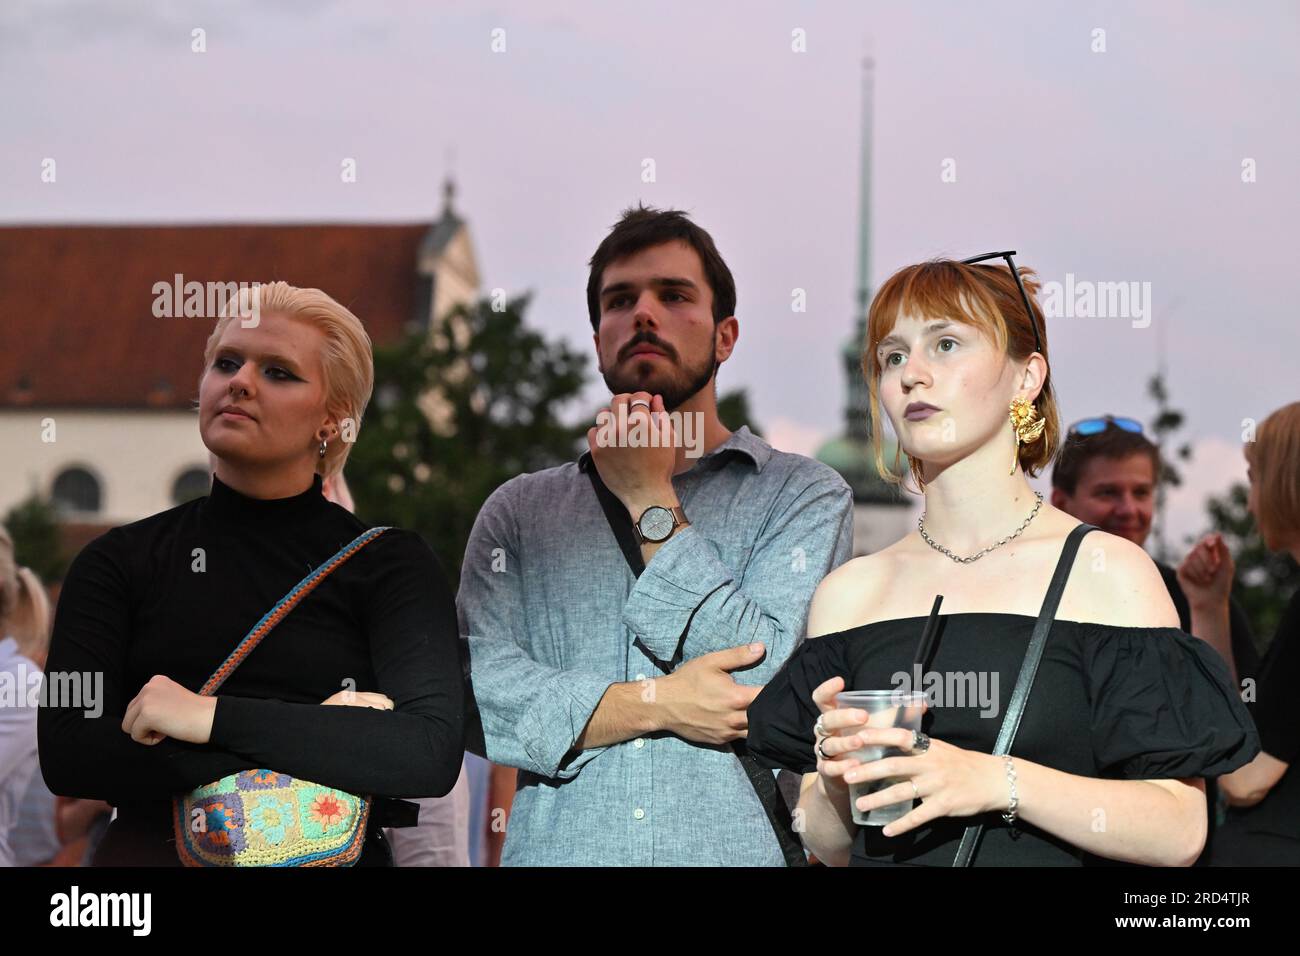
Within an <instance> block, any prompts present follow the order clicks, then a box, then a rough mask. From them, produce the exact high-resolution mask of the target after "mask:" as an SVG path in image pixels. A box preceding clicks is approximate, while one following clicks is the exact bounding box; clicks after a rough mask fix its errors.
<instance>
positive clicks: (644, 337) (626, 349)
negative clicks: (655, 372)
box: [619, 332, 677, 361]
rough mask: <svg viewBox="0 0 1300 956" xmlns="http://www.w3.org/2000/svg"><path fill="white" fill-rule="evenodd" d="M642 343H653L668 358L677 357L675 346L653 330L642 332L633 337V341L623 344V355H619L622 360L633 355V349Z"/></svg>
mask: <svg viewBox="0 0 1300 956" xmlns="http://www.w3.org/2000/svg"><path fill="white" fill-rule="evenodd" d="M640 345H653V346H654V347H655V348H657V349H658V350H659V351H660V352H663V353H664V355H666V356H667V357H668V358H676V357H677V353H676V352H674V351H673V347H672V346H671V345H669V344H668V343H667V342H665V341H663V340H662V339H661V338H659V337H658V336H657V335H654V334H653V333H651V332H640V333H638V334H637V335H636V336H634V337H633V339H632V341H631V342H628V343H627V345H625V346H623V353H622V355H620V356H619V359H620V361H621V360H622V359H625V358H627V357H628V356H629V355H631V354H632V352H633V350H635V349H636V348H637V346H640Z"/></svg>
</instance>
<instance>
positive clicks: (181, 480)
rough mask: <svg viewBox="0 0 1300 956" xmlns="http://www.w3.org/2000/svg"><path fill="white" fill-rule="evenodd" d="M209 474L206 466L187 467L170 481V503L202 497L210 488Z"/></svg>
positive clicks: (180, 503) (183, 502)
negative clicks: (173, 480)
mask: <svg viewBox="0 0 1300 956" xmlns="http://www.w3.org/2000/svg"><path fill="white" fill-rule="evenodd" d="M211 484H212V481H211V476H210V475H209V474H208V470H207V469H206V468H187V469H185V470H184V471H183V472H181V473H180V475H179V476H178V477H177V478H176V481H175V482H173V483H172V504H177V505H183V504H185V502H187V501H193V500H194V499H195V498H202V497H203V496H204V495H206V494H207V493H208V491H209V490H211Z"/></svg>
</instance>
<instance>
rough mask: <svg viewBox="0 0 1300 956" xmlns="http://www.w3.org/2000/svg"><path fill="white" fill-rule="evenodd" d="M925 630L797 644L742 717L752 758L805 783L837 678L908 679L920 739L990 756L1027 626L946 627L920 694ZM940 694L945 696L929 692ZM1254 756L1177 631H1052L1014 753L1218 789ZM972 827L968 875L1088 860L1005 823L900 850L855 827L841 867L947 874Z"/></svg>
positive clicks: (1221, 681) (960, 622)
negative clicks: (917, 661)
mask: <svg viewBox="0 0 1300 956" xmlns="http://www.w3.org/2000/svg"><path fill="white" fill-rule="evenodd" d="M925 620H926V619H925V618H923V617H916V618H900V619H896V620H888V621H875V622H872V623H870V624H864V625H861V626H859V627H854V628H850V629H848V630H846V631H839V632H836V633H834V634H827V635H825V636H822V637H816V638H809V639H807V640H805V641H803V642H802V643H801V644H800V645H799V646H798V647H797V648H796V649H795V651H794V653H793V654H792V655H791V656H790V658H789V660H788V661H787V662H786V664H785V665H784V666H783V667H782V669H781V670H780V671H779V672H778V673H777V675H776V676H775V677H774V678H773V679H772V680H771V681H770V682H769V683H768V684H767V686H766V687H764V689H763V690H762V692H761V693H760V694H759V695H758V697H757V698H756V699H755V700H754V702H753V703H752V704H751V705H750V707H749V731H748V741H747V742H748V747H749V750H750V752H751V753H753V754H754V755H755V756H756V757H757V758H758V759H759V760H760V761H761V762H763V763H764V764H765V765H766V766H769V767H773V768H776V767H780V768H784V769H787V770H793V771H797V772H800V773H812V772H814V771H815V770H816V764H817V762H816V757H815V756H814V754H813V745H814V743H815V738H814V735H813V725H814V723H815V722H816V720H817V716H818V710H817V706H816V705H815V704H814V703H813V701H812V692H813V690H814V688H816V687H817V686H818V685H819V684H821V683H823V682H825V681H827V680H829V679H830V678H832V677H835V676H841V677H843V678H844V680H845V686H846V687H847V688H849V689H852V690H872V689H878V690H887V689H892V688H895V687H899V686H900V685H901V684H902V682H903V680H904V678H902V677H901V676H899V675H900V674H907V675H908V677H907V680H908V681H909V682H910V683H909V684H908V685H907V687H908V688H909V689H918V690H928V691H932V692H931V694H930V697H931V701H932V703H937V704H938V705H939V706H931V707H930V708H929V709H928V710H927V711H926V714H925V717H924V718H923V721H922V729H923V730H924V731H925V732H926V733H927V734H929V735H930V736H931V737H933V738H935V739H938V740H942V741H945V742H947V743H950V744H952V745H953V746H956V747H962V748H965V749H968V750H979V751H983V752H984V753H991V752H992V751H993V746H994V742H995V741H996V739H997V734H998V729H999V727H1000V726H1001V722H1002V716H1003V714H1004V713H1005V712H1006V708H1007V705H1008V703H1009V701H1010V697H1011V691H1012V688H1013V687H1014V685H1015V680H1016V676H1017V675H1018V674H1019V671H1020V665H1021V662H1022V660H1023V659H1024V656H1025V650H1026V648H1027V646H1028V643H1029V638H1030V635H1031V633H1032V631H1033V627H1034V622H1035V618H1033V617H1029V616H1027V615H1022V614H1003V613H965V614H949V615H942V616H941V617H940V630H939V636H938V643H937V648H936V650H935V652H934V655H933V658H932V660H931V662H930V665H929V667H928V668H927V669H926V671H925V673H923V674H922V675H920V676H921V683H920V686H916V675H914V673H913V667H912V660H913V657H914V655H915V653H916V650H917V645H918V641H919V638H920V634H921V631H922V628H923V627H924V625H925ZM931 675H933V676H931ZM981 675H982V679H983V681H984V684H983V687H984V689H985V691H986V693H985V694H983V695H981V694H980V693H979V687H980V685H979V681H980V680H981ZM936 681H942V684H937V683H936ZM940 686H942V687H943V688H944V689H945V693H944V694H943V695H942V696H940V695H937V694H936V693H934V692H933V691H934V690H936V689H937V688H938V687H940ZM993 701H996V709H994V707H992V706H990V705H991V704H992V702H993ZM1259 749H1260V745H1259V736H1258V734H1257V732H1256V730H1255V725H1254V723H1253V722H1252V720H1251V718H1250V715H1249V713H1248V712H1247V710H1246V707H1245V705H1244V704H1243V703H1242V702H1241V700H1240V698H1239V697H1238V696H1237V695H1236V694H1235V693H1233V688H1232V685H1231V681H1230V677H1229V674H1228V671H1227V668H1226V666H1225V665H1224V663H1223V661H1222V660H1221V659H1220V657H1219V656H1218V654H1217V653H1215V651H1214V650H1213V648H1211V647H1209V646H1208V645H1207V644H1205V643H1204V642H1203V641H1201V640H1199V639H1197V638H1195V637H1193V636H1192V635H1190V634H1187V633H1185V632H1183V631H1180V630H1178V629H1177V628H1168V627H1162V628H1144V627H1115V626H1110V625H1104V624H1087V623H1081V622H1077V621H1063V620H1058V621H1056V622H1055V623H1054V624H1053V626H1052V631H1051V634H1050V636H1049V639H1048V642H1047V645H1046V648H1045V649H1044V652H1043V658H1042V662H1041V664H1040V665H1039V670H1038V674H1037V677H1036V680H1035V683H1034V687H1033V691H1032V693H1031V695H1030V699H1029V702H1028V704H1027V705H1026V708H1025V712H1024V716H1023V718H1022V720H1021V724H1020V728H1019V731H1018V733H1017V735H1016V738H1015V743H1014V744H1013V746H1012V750H1011V752H1012V754H1013V755H1014V756H1019V757H1023V758H1024V759H1026V760H1030V761H1033V762H1035V763H1040V764H1043V765H1045V766H1049V767H1053V768H1055V769H1057V770H1061V771H1063V772H1065V773H1072V774H1079V775H1082V776H1088V777H1100V778H1114V779H1126V780H1145V779H1158V778H1179V777H1207V776H1217V775H1219V774H1223V773H1228V772H1230V771H1232V770H1235V769H1237V768H1238V767H1240V766H1242V765H1244V764H1246V763H1248V762H1249V761H1250V760H1251V759H1252V758H1253V757H1254V756H1255V755H1256V754H1257V753H1259ZM976 822H983V823H984V825H985V830H984V836H983V839H982V841H981V844H980V847H979V851H978V853H977V855H976V857H975V861H974V865H976V866H998V865H1024V866H1052V865H1058V866H1078V865H1082V864H1084V863H1086V862H1089V860H1090V859H1092V860H1095V858H1089V857H1088V855H1087V854H1085V853H1084V852H1083V851H1082V850H1079V849H1078V848H1076V847H1074V846H1072V845H1070V844H1068V843H1066V842H1064V841H1062V840H1060V839H1058V838H1056V837H1054V836H1052V835H1050V834H1048V833H1046V832H1045V831H1042V830H1040V829H1037V828H1035V827H1034V826H1032V825H1030V824H1027V823H1025V822H1024V821H1023V820H1020V821H1018V823H1017V826H1016V828H1015V830H1012V829H1010V828H1008V827H1007V825H1006V824H1005V823H1004V822H1003V821H1002V818H1001V816H1000V814H997V813H989V814H984V815H983V816H982V817H980V818H977V817H961V818H956V817H948V818H943V819H940V820H935V821H933V822H932V823H930V824H928V825H925V826H921V827H917V828H916V829H914V830H912V831H910V832H907V833H903V834H900V835H898V836H896V837H885V836H882V834H881V832H880V828H879V827H858V828H857V830H858V832H857V835H856V837H855V839H854V845H853V849H852V856H851V863H850V865H880V864H885V865H890V864H917V865H933V866H950V865H951V864H952V861H953V858H954V856H955V854H956V851H957V844H958V842H959V841H960V839H961V835H962V831H963V830H964V829H965V827H966V826H968V825H969V824H971V823H976Z"/></svg>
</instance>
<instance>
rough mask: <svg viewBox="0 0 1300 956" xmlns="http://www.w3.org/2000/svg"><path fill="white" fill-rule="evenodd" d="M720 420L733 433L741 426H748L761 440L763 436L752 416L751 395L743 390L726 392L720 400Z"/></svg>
mask: <svg viewBox="0 0 1300 956" xmlns="http://www.w3.org/2000/svg"><path fill="white" fill-rule="evenodd" d="M718 418H720V419H721V420H722V424H724V425H726V426H727V427H728V428H730V429H731V430H732V431H733V432H734V431H735V430H736V429H738V428H739V427H740V426H741V425H748V426H749V430H750V431H751V432H753V433H754V434H755V435H757V436H759V437H760V438H761V437H762V436H763V433H762V432H761V431H759V428H758V425H756V424H755V423H754V419H753V416H752V415H751V414H750V411H749V395H748V393H747V392H746V391H745V389H743V388H738V389H735V390H733V391H730V392H726V393H725V394H723V395H722V396H720V397H719V398H718Z"/></svg>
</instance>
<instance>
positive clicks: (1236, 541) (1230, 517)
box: [1206, 482, 1300, 650]
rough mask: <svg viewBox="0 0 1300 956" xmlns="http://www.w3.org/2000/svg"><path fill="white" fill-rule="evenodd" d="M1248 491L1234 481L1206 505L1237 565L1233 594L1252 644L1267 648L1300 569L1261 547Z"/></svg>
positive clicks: (1297, 583) (1282, 555) (1299, 579)
mask: <svg viewBox="0 0 1300 956" xmlns="http://www.w3.org/2000/svg"><path fill="white" fill-rule="evenodd" d="M1249 491H1250V489H1249V488H1248V487H1247V486H1246V485H1244V484H1242V483H1241V482H1235V483H1234V484H1233V485H1232V487H1231V488H1229V489H1228V491H1227V493H1226V494H1224V495H1223V496H1222V497H1213V496H1212V497H1211V498H1209V500H1208V501H1207V502H1206V507H1207V510H1208V511H1209V514H1210V522H1211V527H1212V529H1213V530H1214V531H1218V532H1219V533H1220V534H1222V535H1223V540H1224V543H1225V544H1227V546H1228V550H1229V552H1231V554H1232V560H1233V562H1234V564H1235V565H1236V577H1235V578H1234V580H1233V585H1232V595H1233V597H1235V598H1236V599H1237V601H1238V602H1240V604H1241V606H1242V608H1243V609H1244V610H1245V612H1246V613H1247V614H1248V615H1249V616H1250V623H1251V627H1252V629H1253V630H1254V632H1255V643H1256V644H1257V645H1259V647H1260V650H1263V649H1264V648H1265V647H1267V645H1268V642H1269V641H1271V640H1272V638H1273V635H1274V634H1276V633H1277V626H1278V622H1279V621H1280V620H1281V618H1282V612H1283V610H1284V609H1285V608H1286V605H1287V602H1288V601H1290V599H1291V595H1293V594H1294V593H1295V591H1296V588H1297V587H1300V566H1297V565H1296V563H1295V560H1294V559H1293V558H1292V557H1291V555H1289V554H1287V553H1286V552H1279V553H1274V552H1271V551H1269V550H1268V549H1267V548H1265V547H1264V540H1263V538H1262V537H1260V534H1259V528H1258V527H1256V525H1255V519H1254V518H1253V517H1252V516H1251V514H1250V512H1249V511H1247V510H1246V499H1247V495H1248V494H1249Z"/></svg>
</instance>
